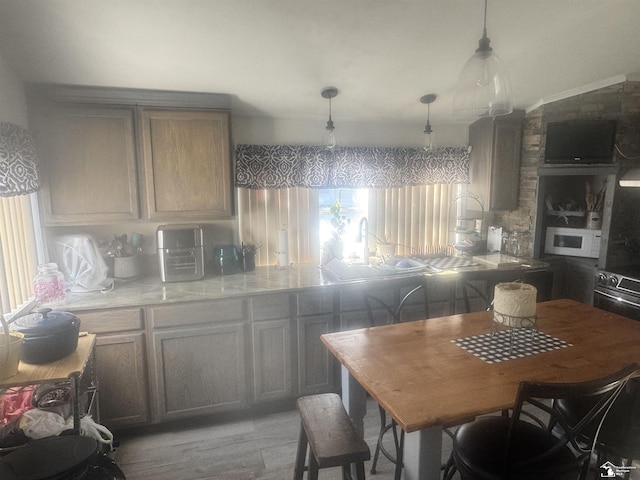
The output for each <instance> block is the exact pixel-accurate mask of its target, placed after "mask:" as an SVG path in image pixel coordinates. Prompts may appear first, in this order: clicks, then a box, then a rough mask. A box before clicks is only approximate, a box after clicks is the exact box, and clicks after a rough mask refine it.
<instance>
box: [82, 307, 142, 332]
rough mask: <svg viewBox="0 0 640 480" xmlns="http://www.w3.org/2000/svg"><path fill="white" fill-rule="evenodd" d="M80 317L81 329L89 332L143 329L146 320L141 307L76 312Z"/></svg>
mask: <svg viewBox="0 0 640 480" xmlns="http://www.w3.org/2000/svg"><path fill="white" fill-rule="evenodd" d="M75 315H77V317H78V318H79V319H80V330H82V331H87V332H89V333H110V332H127V331H130V330H142V329H143V328H144V322H143V317H142V309H141V308H114V309H109V310H93V311H86V312H75Z"/></svg>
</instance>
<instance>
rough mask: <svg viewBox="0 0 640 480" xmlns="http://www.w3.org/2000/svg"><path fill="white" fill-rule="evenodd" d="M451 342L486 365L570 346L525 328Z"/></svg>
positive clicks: (562, 341)
mask: <svg viewBox="0 0 640 480" xmlns="http://www.w3.org/2000/svg"><path fill="white" fill-rule="evenodd" d="M511 335H513V350H512V351H511V353H509V350H510V348H511ZM451 342H452V343H455V344H456V345H458V346H459V347H461V348H463V349H464V350H466V351H467V352H469V353H470V354H472V355H473V356H474V357H477V358H479V359H480V360H483V361H485V362H487V363H500V362H504V361H505V360H512V359H514V358H522V357H528V356H530V355H537V354H538V353H543V352H550V351H551V350H558V349H560V348H567V347H571V346H572V345H571V344H570V343H567V342H565V341H564V340H560V339H558V338H555V337H552V336H551V335H547V334H546V333H542V332H539V331H535V330H530V329H527V328H517V329H512V330H500V331H498V332H495V333H484V334H482V335H473V336H471V337H466V338H459V339H457V340H451Z"/></svg>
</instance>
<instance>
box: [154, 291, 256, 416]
mask: <svg viewBox="0 0 640 480" xmlns="http://www.w3.org/2000/svg"><path fill="white" fill-rule="evenodd" d="M147 314H148V317H149V324H150V326H151V338H150V340H151V346H150V352H149V354H150V369H151V385H152V394H153V395H152V397H153V400H154V421H160V422H161V421H166V420H172V419H176V418H185V417H192V416H196V415H201V414H210V413H217V412H222V411H228V410H238V409H241V408H245V407H247V406H248V391H249V389H248V381H249V379H248V377H247V365H246V355H247V351H246V342H247V335H246V333H245V330H246V328H247V321H246V318H247V308H246V300H245V299H243V298H234V299H229V300H223V301H215V302H194V303H185V304H175V305H168V306H158V307H149V308H147Z"/></svg>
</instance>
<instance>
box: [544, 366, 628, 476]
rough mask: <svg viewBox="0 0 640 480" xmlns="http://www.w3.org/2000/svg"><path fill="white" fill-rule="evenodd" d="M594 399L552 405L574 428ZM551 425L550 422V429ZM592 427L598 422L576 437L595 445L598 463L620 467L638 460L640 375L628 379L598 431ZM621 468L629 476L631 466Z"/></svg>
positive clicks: (567, 400)
mask: <svg viewBox="0 0 640 480" xmlns="http://www.w3.org/2000/svg"><path fill="white" fill-rule="evenodd" d="M597 401H599V398H598V397H587V398H575V399H574V398H572V399H560V400H558V401H557V402H556V406H555V407H556V408H557V410H558V411H559V412H560V413H561V414H562V415H563V416H564V418H565V419H566V421H567V424H568V425H570V426H571V427H572V428H575V426H576V425H577V423H578V422H579V421H580V419H581V418H582V417H583V416H584V415H585V414H586V413H587V412H589V410H591V409H592V408H593V406H594V405H595V404H596V402H597ZM554 426H555V422H553V421H552V423H551V424H550V426H549V428H553V427H554ZM595 427H597V425H594V426H593V427H592V428H588V429H585V431H583V433H582V436H581V438H580V439H579V440H580V441H581V442H582V443H584V444H585V445H589V446H591V445H595V450H596V453H597V465H598V466H600V465H603V464H604V463H605V462H611V463H613V464H614V465H616V466H619V467H629V466H630V465H631V463H632V461H633V460H638V459H640V378H634V379H632V380H631V381H629V383H628V384H627V386H626V387H625V389H624V390H623V391H622V392H621V393H620V395H619V396H618V399H617V400H616V402H615V403H614V404H613V405H612V406H611V410H610V411H609V412H608V413H607V416H606V419H605V420H604V421H603V422H602V426H601V427H600V430H599V431H598V432H596V428H595ZM624 470H625V472H624V478H629V473H630V471H629V470H630V469H624Z"/></svg>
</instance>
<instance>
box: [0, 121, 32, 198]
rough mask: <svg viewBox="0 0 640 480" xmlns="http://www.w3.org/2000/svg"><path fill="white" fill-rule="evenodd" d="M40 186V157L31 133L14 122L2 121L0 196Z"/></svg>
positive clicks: (23, 192) (28, 190)
mask: <svg viewBox="0 0 640 480" xmlns="http://www.w3.org/2000/svg"><path fill="white" fill-rule="evenodd" d="M39 188H40V180H39V178H38V158H37V156H36V148H35V145H34V142H33V139H32V138H31V134H30V133H29V132H28V131H27V130H25V129H23V128H21V127H19V126H18V125H14V124H13V123H4V122H3V123H0V197H15V196H17V195H26V194H29V193H33V192H35V191H37V190H38V189H39Z"/></svg>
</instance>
